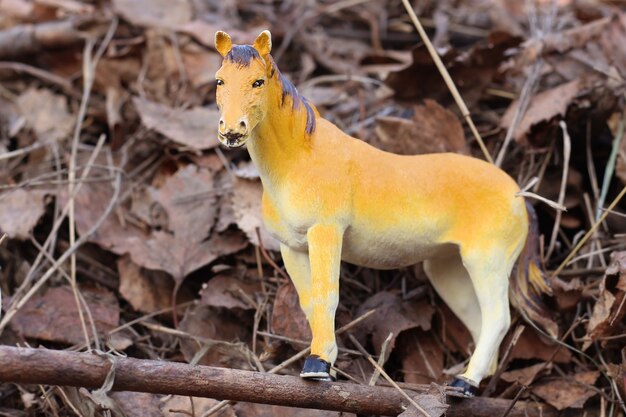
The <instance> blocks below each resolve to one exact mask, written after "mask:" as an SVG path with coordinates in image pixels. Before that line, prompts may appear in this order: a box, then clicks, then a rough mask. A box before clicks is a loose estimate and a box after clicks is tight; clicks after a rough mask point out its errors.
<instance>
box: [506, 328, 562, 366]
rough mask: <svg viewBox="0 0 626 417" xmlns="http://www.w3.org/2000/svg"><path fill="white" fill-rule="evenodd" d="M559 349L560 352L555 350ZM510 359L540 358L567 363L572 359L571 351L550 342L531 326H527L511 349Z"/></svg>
mask: <svg viewBox="0 0 626 417" xmlns="http://www.w3.org/2000/svg"><path fill="white" fill-rule="evenodd" d="M557 349H558V352H557V353H556V354H555V353H554V352H555V351H556V350H557ZM510 359H511V360H513V359H540V360H542V361H553V362H557V363H567V362H569V361H570V360H571V359H572V354H571V353H570V351H569V350H568V349H566V348H564V347H562V346H560V345H557V344H549V342H547V341H546V339H544V338H543V337H542V336H539V334H538V333H537V332H536V331H535V330H534V329H531V328H527V329H526V330H525V331H524V332H523V333H522V335H521V336H520V338H519V339H518V341H517V343H516V344H515V346H513V349H512V350H511V356H510Z"/></svg>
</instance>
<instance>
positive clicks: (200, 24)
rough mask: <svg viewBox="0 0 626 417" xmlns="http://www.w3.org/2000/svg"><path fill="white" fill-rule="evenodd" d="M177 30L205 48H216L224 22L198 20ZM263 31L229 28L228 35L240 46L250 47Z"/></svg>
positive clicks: (180, 26) (182, 25)
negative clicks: (216, 36) (216, 34)
mask: <svg viewBox="0 0 626 417" xmlns="http://www.w3.org/2000/svg"><path fill="white" fill-rule="evenodd" d="M176 30H177V31H179V32H181V33H186V34H187V35H189V36H191V37H193V38H194V39H195V40H196V41H198V42H200V43H201V44H203V45H204V46H208V47H210V48H215V32H217V31H218V30H224V24H223V23H222V22H220V23H211V22H207V21H204V20H198V19H197V20H193V21H191V22H187V23H184V24H181V25H179V26H178V27H177V28H176ZM261 30H263V29H260V30H259V31H254V30H249V31H243V30H238V29H235V28H229V29H228V34H229V35H230V37H231V38H232V39H234V40H236V41H237V43H238V44H241V45H245V44H248V45H250V44H252V43H253V42H254V39H255V38H256V36H257V35H258V33H259V32H260V31H261Z"/></svg>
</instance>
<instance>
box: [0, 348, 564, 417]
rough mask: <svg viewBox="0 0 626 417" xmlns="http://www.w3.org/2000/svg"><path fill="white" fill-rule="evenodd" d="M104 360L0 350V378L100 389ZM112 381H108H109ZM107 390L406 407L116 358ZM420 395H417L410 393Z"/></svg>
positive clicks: (303, 385) (292, 382) (386, 396)
mask: <svg viewBox="0 0 626 417" xmlns="http://www.w3.org/2000/svg"><path fill="white" fill-rule="evenodd" d="M110 369H111V362H110V361H109V360H108V359H107V358H106V357H103V356H102V355H94V354H92V353H79V352H69V351H55V350H46V349H30V348H15V347H10V346H1V347H0V381H3V382H11V383H17V384H44V385H64V386H76V387H85V388H94V389H97V388H100V387H101V386H102V385H103V382H104V381H105V380H106V378H107V375H109V374H110ZM110 382H111V381H110ZM111 388H112V390H114V391H139V392H150V393H159V394H177V395H186V396H195V397H209V398H218V399H226V398H228V399H230V400H234V401H248V402H258V403H262V404H276V405H283V406H290V407H301V408H315V409H322V410H335V411H344V412H351V413H359V414H376V415H392V416H394V415H398V414H400V413H402V412H403V411H404V408H405V407H406V406H407V405H408V404H409V403H408V402H407V401H406V400H405V399H404V397H403V396H402V395H401V394H400V393H399V392H398V391H397V390H396V389H393V388H387V387H380V386H376V387H370V386H366V385H356V384H349V383H339V382H309V381H304V380H302V379H301V378H298V377H293V376H286V375H270V374H267V373H261V372H250V371H241V370H235V369H227V368H214V367H208V366H192V365H189V364H183V363H175V362H166V361H153V360H141V359H133V358H116V366H115V379H114V380H113V381H112V384H111ZM413 395H414V396H415V397H416V398H420V395H424V394H419V393H417V392H415V393H413ZM509 405H510V401H508V400H500V399H490V398H489V399H487V398H475V399H466V400H463V401H461V402H459V403H457V404H454V405H452V406H451V407H450V409H449V410H448V411H447V415H448V416H452V417H455V416H465V415H499V414H501V412H502V411H503V410H505V409H506V408H508V407H509ZM512 410H513V411H512V412H511V413H510V414H509V415H510V416H511V417H521V416H530V417H534V416H537V417H538V416H540V415H541V416H544V417H553V416H556V415H557V413H556V411H554V410H553V409H550V408H549V407H545V406H537V405H536V404H531V403H518V404H517V405H516V406H515V407H513V409H512Z"/></svg>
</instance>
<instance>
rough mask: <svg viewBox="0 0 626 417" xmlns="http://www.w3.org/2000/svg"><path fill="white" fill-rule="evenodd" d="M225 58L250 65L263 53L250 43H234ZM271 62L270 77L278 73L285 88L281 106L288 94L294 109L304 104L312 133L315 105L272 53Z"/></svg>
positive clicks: (309, 130)
mask: <svg viewBox="0 0 626 417" xmlns="http://www.w3.org/2000/svg"><path fill="white" fill-rule="evenodd" d="M225 59H226V60H228V61H230V62H233V63H235V64H237V65H238V66H241V67H248V66H249V65H250V63H251V62H252V60H253V59H259V60H261V59H262V58H261V55H259V52H258V51H257V50H256V49H254V47H252V46H250V45H233V47H232V49H231V50H230V51H229V52H228V54H226V57H225ZM269 62H270V65H271V66H272V70H271V72H270V78H271V77H273V76H274V74H277V75H278V80H279V81H280V84H281V86H282V89H283V95H282V97H281V101H280V106H281V107H283V106H284V105H285V98H286V97H287V96H289V97H291V109H292V110H297V109H300V107H301V106H303V107H304V111H305V112H306V127H305V131H306V133H307V134H309V135H310V134H312V133H313V132H314V131H315V112H314V111H313V107H312V106H311V104H310V103H309V100H307V99H306V97H304V96H302V95H301V94H300V93H299V92H298V89H297V88H296V87H295V86H294V85H293V83H292V82H291V81H289V79H288V78H287V77H285V76H284V75H283V74H282V73H281V72H280V70H279V69H278V67H277V66H276V63H275V62H274V59H273V58H272V57H271V55H270V59H269Z"/></svg>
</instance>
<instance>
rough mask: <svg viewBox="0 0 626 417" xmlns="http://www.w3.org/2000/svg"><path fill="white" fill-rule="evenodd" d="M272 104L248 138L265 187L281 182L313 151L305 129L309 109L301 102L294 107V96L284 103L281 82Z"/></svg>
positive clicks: (252, 156) (276, 86) (267, 188)
mask: <svg viewBox="0 0 626 417" xmlns="http://www.w3.org/2000/svg"><path fill="white" fill-rule="evenodd" d="M273 84H274V85H272V90H274V91H272V92H271V94H270V96H271V98H270V106H269V108H268V109H267V113H266V116H265V118H264V120H263V121H261V122H260V123H259V125H258V126H257V127H256V128H255V134H254V137H252V138H251V139H252V140H251V141H249V142H248V151H249V153H250V157H251V159H252V161H253V162H254V164H255V165H256V167H257V170H258V171H259V174H260V177H261V181H262V182H263V186H264V188H265V189H266V190H268V191H270V192H271V190H272V189H275V188H276V187H277V186H280V183H281V182H282V181H283V179H285V178H287V177H289V176H290V175H292V174H293V172H294V170H295V169H298V168H297V167H298V164H300V163H301V162H302V160H303V158H306V157H307V155H309V154H310V152H311V146H310V140H311V138H310V136H309V135H308V134H307V133H306V123H307V116H306V109H305V107H304V105H302V103H301V104H300V106H296V108H293V107H294V106H293V105H292V104H293V101H292V100H293V98H292V97H290V96H287V97H286V98H285V101H284V103H282V88H281V86H280V83H276V82H275V83H273Z"/></svg>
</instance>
